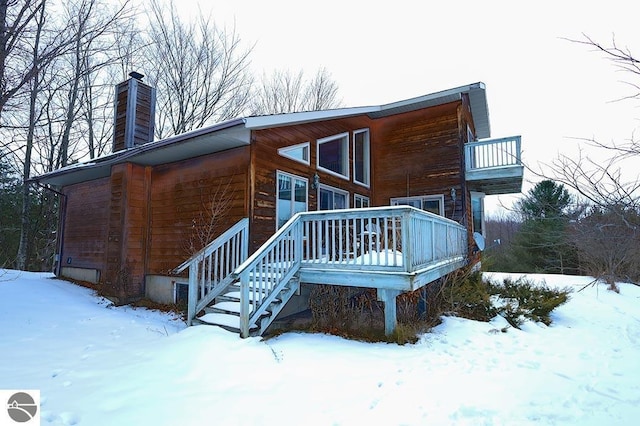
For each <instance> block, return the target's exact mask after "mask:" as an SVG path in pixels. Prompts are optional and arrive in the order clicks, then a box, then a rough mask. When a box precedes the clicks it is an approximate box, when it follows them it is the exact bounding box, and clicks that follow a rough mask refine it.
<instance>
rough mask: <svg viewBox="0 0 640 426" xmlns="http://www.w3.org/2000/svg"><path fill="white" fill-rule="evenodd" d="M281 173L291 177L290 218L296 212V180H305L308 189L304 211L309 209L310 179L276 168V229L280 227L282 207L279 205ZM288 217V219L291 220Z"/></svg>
mask: <svg viewBox="0 0 640 426" xmlns="http://www.w3.org/2000/svg"><path fill="white" fill-rule="evenodd" d="M280 175H282V176H286V177H288V178H289V179H291V200H289V201H291V208H290V211H289V213H290V216H289V219H291V218H292V217H293V215H294V214H296V212H295V209H294V206H295V181H296V180H299V181H301V182H304V184H305V187H306V188H307V190H306V191H305V210H304V211H309V179H307V178H305V177H302V176H298V175H294V174H292V173H287V172H283V171H282V170H276V182H275V183H276V216H275V219H276V220H275V222H276V231H277V230H278V229H280V226H279V220H280V207H279V204H280V203H279V201H280ZM289 219H287V220H289Z"/></svg>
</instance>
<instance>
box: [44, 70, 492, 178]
mask: <svg viewBox="0 0 640 426" xmlns="http://www.w3.org/2000/svg"><path fill="white" fill-rule="evenodd" d="M463 94H467V95H468V96H469V102H470V105H471V114H472V116H473V120H474V124H475V129H476V134H477V137H478V138H480V139H484V138H488V137H490V135H491V133H490V127H489V109H488V106H487V99H486V94H485V85H484V83H474V84H469V85H466V86H461V87H456V88H453V89H448V90H443V91H440V92H435V93H431V94H428V95H424V96H419V97H416V98H411V99H406V100H403V101H399V102H393V103H390V104H385V105H377V106H368V107H352V108H339V109H330V110H322V111H309V112H295V113H287V114H274V115H264V116H254V117H245V118H237V119H234V120H230V121H225V122H223V123H218V124H215V125H213V126H208V127H203V128H201V129H197V130H194V131H191V132H186V133H182V134H180V135H176V136H172V137H170V138H166V139H162V140H159V141H155V142H150V143H147V144H144V145H138V146H136V147H133V148H129V149H127V150H125V151H119V152H114V153H112V154H109V155H107V156H104V157H100V158H96V159H93V160H91V161H90V162H85V163H78V164H73V165H70V166H67V167H63V168H61V169H58V170H54V171H52V172H49V173H45V174H43V175H40V176H37V177H34V178H33V179H32V180H33V181H36V182H42V183H48V184H51V185H59V186H65V185H71V184H74V183H79V182H85V181H88V180H93V179H98V178H102V177H107V176H109V175H110V173H111V166H113V165H115V164H119V163H124V162H131V163H135V164H139V165H143V166H154V165H158V164H164V163H169V162H174V161H180V160H185V159H188V158H193V157H197V156H200V155H205V154H212V153H215V152H219V151H224V150H227V149H231V148H236V147H240V146H244V145H249V144H250V142H251V131H252V130H259V129H268V128H273V127H281V126H291V125H296V124H304V123H311V122H316V121H324V120H333V119H337V118H346V117H354V116H358V115H367V116H369V117H370V118H374V119H375V118H381V117H387V116H390V115H394V114H400V113H404V112H409V111H415V110H418V109H422V108H427V107H431V106H436V105H442V104H445V103H449V102H454V101H458V100H460V99H461V98H462V95H463Z"/></svg>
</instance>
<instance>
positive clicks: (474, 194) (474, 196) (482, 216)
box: [469, 191, 487, 237]
mask: <svg viewBox="0 0 640 426" xmlns="http://www.w3.org/2000/svg"><path fill="white" fill-rule="evenodd" d="M486 195H487V194H485V193H484V192H477V191H470V195H469V199H470V201H471V226H472V227H473V232H478V231H477V230H476V229H475V216H474V214H473V200H474V199H478V200H480V228H481V229H480V231H481V232H479V234H480V235H482V236H483V237H486V231H487V226H486V223H485V222H486V221H485V218H486V214H485V207H484V198H485V197H486Z"/></svg>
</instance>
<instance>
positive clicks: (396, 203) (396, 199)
mask: <svg viewBox="0 0 640 426" xmlns="http://www.w3.org/2000/svg"><path fill="white" fill-rule="evenodd" d="M410 200H411V201H415V200H418V201H420V210H423V209H422V203H423V202H424V201H433V200H438V201H439V202H440V206H439V210H440V213H438V215H439V216H442V217H444V194H436V195H416V196H413V197H394V198H391V199H390V200H389V201H390V203H391V205H392V206H399V205H402V204H401V203H400V201H410ZM424 211H426V210H424Z"/></svg>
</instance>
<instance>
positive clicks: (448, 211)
mask: <svg viewBox="0 0 640 426" xmlns="http://www.w3.org/2000/svg"><path fill="white" fill-rule="evenodd" d="M459 107H460V102H452V103H448V104H445V105H440V106H437V107H432V108H429V109H424V110H417V111H413V112H409V113H405V114H398V115H394V116H391V117H387V118H384V119H379V120H376V123H375V125H374V131H373V133H372V138H371V139H372V140H371V144H372V158H373V166H374V169H375V173H374V175H373V182H374V187H375V193H374V204H376V205H389V203H390V199H391V198H395V197H412V196H421V195H441V194H442V195H444V196H445V216H446V217H448V218H450V219H454V220H456V221H461V220H463V218H464V206H463V201H462V200H463V193H464V176H463V174H462V172H461V166H462V144H461V139H460V128H459V119H458V109H459ZM452 188H455V189H456V192H457V194H458V195H457V197H456V202H455V205H454V202H453V200H452V198H451V189H452Z"/></svg>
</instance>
